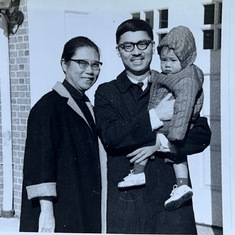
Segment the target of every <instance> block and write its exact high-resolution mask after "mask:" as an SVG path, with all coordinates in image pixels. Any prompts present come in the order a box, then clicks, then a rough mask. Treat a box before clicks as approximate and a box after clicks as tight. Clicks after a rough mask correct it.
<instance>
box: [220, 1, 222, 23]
mask: <svg viewBox="0 0 235 235" xmlns="http://www.w3.org/2000/svg"><path fill="white" fill-rule="evenodd" d="M221 23H222V3H219V24H221Z"/></svg>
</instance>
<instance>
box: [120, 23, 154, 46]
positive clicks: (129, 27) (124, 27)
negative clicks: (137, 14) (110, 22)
mask: <svg viewBox="0 0 235 235" xmlns="http://www.w3.org/2000/svg"><path fill="white" fill-rule="evenodd" d="M129 31H130V32H136V31H145V32H146V33H147V34H148V35H149V37H150V38H151V40H153V30H152V28H151V26H150V25H149V24H148V23H147V22H146V21H144V20H140V19H129V20H126V21H124V22H123V23H121V24H120V25H119V26H118V28H117V31H116V43H117V44H118V43H119V40H120V37H121V36H122V35H123V34H124V33H126V32H129Z"/></svg>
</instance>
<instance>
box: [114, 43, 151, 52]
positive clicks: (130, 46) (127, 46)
mask: <svg viewBox="0 0 235 235" xmlns="http://www.w3.org/2000/svg"><path fill="white" fill-rule="evenodd" d="M151 43H154V41H152V40H142V41H139V42H137V43H134V42H125V43H123V44H118V45H117V47H121V48H122V49H123V50H124V51H126V52H132V51H133V50H134V48H135V46H137V48H138V49H139V50H141V51H143V50H145V49H147V47H148V46H149V44H151Z"/></svg>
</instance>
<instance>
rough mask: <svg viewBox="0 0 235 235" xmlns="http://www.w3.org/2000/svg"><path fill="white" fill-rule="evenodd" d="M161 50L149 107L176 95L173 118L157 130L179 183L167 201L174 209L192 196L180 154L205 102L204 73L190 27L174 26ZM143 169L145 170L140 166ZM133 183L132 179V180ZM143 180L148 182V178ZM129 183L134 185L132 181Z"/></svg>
mask: <svg viewBox="0 0 235 235" xmlns="http://www.w3.org/2000/svg"><path fill="white" fill-rule="evenodd" d="M157 49H158V54H159V55H160V60H161V69H162V73H161V74H156V73H154V77H153V79H152V80H153V84H152V87H151V93H150V101H149V109H151V108H154V107H155V106H156V105H157V104H158V103H159V102H160V100H162V99H163V98H164V97H165V96H166V95H167V94H168V93H171V94H172V95H173V97H174V98H175V105H174V115H173V117H172V120H171V121H170V122H164V126H163V128H162V129H159V130H158V134H157V139H158V140H159V139H160V140H161V141H160V142H161V143H163V141H166V139H165V136H166V137H167V140H168V141H167V142H168V146H167V147H168V148H169V149H170V152H171V154H170V155H169V156H170V157H169V158H170V159H172V156H173V160H169V161H170V162H171V163H173V169H174V171H175V175H176V183H177V184H176V185H174V187H173V190H172V192H171V197H170V198H169V199H168V200H166V201H165V203H164V206H165V208H166V209H168V210H174V209H177V208H178V207H180V206H181V205H182V204H184V203H185V202H186V201H188V200H189V199H191V197H192V195H193V192H192V189H191V188H190V187H189V186H188V183H189V182H188V181H189V180H188V167H187V156H186V155H180V154H179V152H178V149H179V148H180V146H181V145H183V143H184V140H185V138H187V130H188V129H189V128H192V126H193V123H194V121H195V120H196V119H197V118H198V117H199V113H200V111H201V109H202V105H203V90H202V84H203V80H204V77H203V73H202V71H201V70H200V69H199V68H198V67H197V66H196V65H194V64H193V63H194V61H195V59H196V45H195V40H194V36H193V34H192V33H191V31H190V30H189V29H188V28H187V27H184V26H178V27H176V28H173V29H172V30H171V31H170V32H169V33H168V34H167V35H166V36H165V37H164V38H163V39H162V40H161V41H160V44H159V45H158V48H157ZM163 134H164V135H163ZM146 164H147V160H144V161H142V162H141V163H139V167H138V164H136V163H135V164H134V169H133V170H132V173H131V174H129V176H127V177H125V178H124V181H122V182H120V183H119V184H118V187H122V186H124V185H125V187H127V186H126V185H128V184H127V183H126V182H127V181H129V180H130V179H128V177H131V175H132V174H135V166H137V168H138V173H139V174H144V167H145V166H146ZM141 168H142V169H143V170H142V172H140V171H139V169H141ZM132 183H133V182H132ZM142 184H145V180H144V181H143V183H142ZM130 186H134V185H133V184H132V185H130Z"/></svg>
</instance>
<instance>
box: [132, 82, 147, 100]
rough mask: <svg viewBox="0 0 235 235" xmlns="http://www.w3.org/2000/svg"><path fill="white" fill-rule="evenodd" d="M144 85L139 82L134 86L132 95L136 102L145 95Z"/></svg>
mask: <svg viewBox="0 0 235 235" xmlns="http://www.w3.org/2000/svg"><path fill="white" fill-rule="evenodd" d="M143 85H144V83H143V82H138V83H137V84H135V83H133V84H132V93H133V95H134V97H135V99H136V100H138V99H139V98H140V96H141V95H142V94H143V90H142V86H143Z"/></svg>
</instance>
